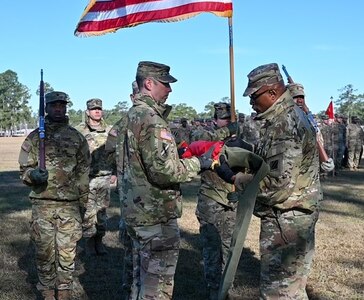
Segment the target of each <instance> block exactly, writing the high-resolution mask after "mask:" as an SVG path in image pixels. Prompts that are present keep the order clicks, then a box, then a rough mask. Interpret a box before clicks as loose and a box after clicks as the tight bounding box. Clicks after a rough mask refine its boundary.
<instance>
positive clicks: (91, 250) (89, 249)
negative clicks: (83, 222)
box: [85, 236, 97, 256]
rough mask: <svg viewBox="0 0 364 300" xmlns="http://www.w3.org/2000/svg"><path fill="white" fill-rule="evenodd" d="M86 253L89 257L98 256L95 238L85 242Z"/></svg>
mask: <svg viewBox="0 0 364 300" xmlns="http://www.w3.org/2000/svg"><path fill="white" fill-rule="evenodd" d="M85 252H86V255H87V256H92V255H96V254H97V253H96V248H95V237H94V236H93V237H90V238H87V239H86V241H85Z"/></svg>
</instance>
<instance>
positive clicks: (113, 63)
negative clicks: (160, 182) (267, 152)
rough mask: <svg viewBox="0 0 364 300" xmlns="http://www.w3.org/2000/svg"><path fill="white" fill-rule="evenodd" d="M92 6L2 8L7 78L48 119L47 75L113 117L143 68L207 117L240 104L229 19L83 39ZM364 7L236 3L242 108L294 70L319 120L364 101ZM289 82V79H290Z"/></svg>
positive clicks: (0, 63)
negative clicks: (350, 99) (255, 88)
mask: <svg viewBox="0 0 364 300" xmlns="http://www.w3.org/2000/svg"><path fill="white" fill-rule="evenodd" d="M87 4H88V1H87V0H62V1H49V0H37V1H13V0H2V9H1V10H0V28H1V31H0V42H1V46H0V73H2V72H5V71H6V70H12V71H14V72H16V73H17V75H18V80H19V82H20V83H22V84H24V85H25V86H27V87H28V88H29V89H30V93H31V95H32V97H31V99H30V101H29V102H30V105H31V107H32V109H33V111H34V112H36V111H37V110H38V105H39V104H38V101H39V97H38V96H37V95H36V91H37V89H38V87H39V81H40V70H41V69H43V73H44V81H46V82H48V83H50V84H51V86H52V87H53V88H54V89H55V90H59V91H64V92H66V93H68V94H69V95H70V98H71V100H72V102H73V104H74V105H73V108H74V109H76V110H78V109H85V106H86V101H87V100H88V99H90V98H95V97H97V98H101V99H102V100H103V106H104V109H112V108H114V106H115V105H116V104H117V103H118V102H119V101H129V94H130V93H131V82H132V81H133V80H134V79H135V73H136V69H137V65H138V62H139V61H144V60H147V61H155V62H160V63H164V64H167V65H169V66H170V67H171V71H170V73H171V74H172V75H173V76H174V77H176V78H177V79H178V81H177V82H176V83H173V84H172V85H171V87H172V93H171V94H170V95H169V98H168V100H167V103H168V104H178V103H186V104H187V105H188V106H192V107H193V108H195V109H196V111H197V112H203V111H204V107H205V105H206V104H208V103H209V102H211V101H213V102H219V101H221V99H223V98H224V97H229V98H230V80H231V79H230V57H229V31H228V19H227V18H222V17H217V16H215V15H213V14H211V13H203V14H200V15H197V16H196V17H193V18H191V19H187V20H184V21H180V22H174V23H146V24H142V25H139V26H136V27H133V28H124V29H120V30H118V31H117V32H116V33H112V34H106V35H103V36H95V37H88V38H80V37H76V36H74V35H73V32H74V30H75V28H76V26H77V23H78V21H79V19H80V17H81V15H82V13H83V11H84V8H85V7H86V6H87ZM363 11H364V2H363V1H358V0H346V1H339V0H331V1H329V0H320V1H317V0H306V1H287V0H281V1H268V0H267V1H243V0H233V19H232V20H233V61H234V64H233V70H234V72H233V78H232V80H233V86H234V91H233V93H234V95H235V106H236V109H237V110H238V111H239V112H243V113H247V114H250V113H251V112H252V110H251V107H250V105H249V98H248V97H243V96H242V95H243V92H244V90H245V88H246V86H247V82H248V79H247V74H248V73H249V72H250V71H251V70H252V69H254V68H255V67H257V66H259V65H262V64H267V63H273V62H275V63H277V64H278V65H279V66H280V67H281V65H282V64H283V65H285V66H286V68H287V70H288V72H289V73H290V75H291V77H292V78H293V80H294V81H295V82H299V83H302V84H303V85H304V87H305V93H306V103H307V105H308V107H309V108H310V109H311V111H312V112H314V113H316V112H320V111H323V110H326V108H327V106H328V104H329V102H330V97H333V99H334V101H335V100H336V99H337V98H338V96H339V94H340V92H339V91H338V90H339V89H341V88H343V87H345V86H346V85H348V84H352V85H353V87H354V89H356V90H357V92H356V93H364V59H363V56H364V18H363V15H362V14H363ZM282 74H283V72H282Z"/></svg>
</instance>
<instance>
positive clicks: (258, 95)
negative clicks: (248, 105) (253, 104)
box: [249, 89, 271, 101]
mask: <svg viewBox="0 0 364 300" xmlns="http://www.w3.org/2000/svg"><path fill="white" fill-rule="evenodd" d="M270 90H271V89H267V90H265V91H263V92H261V93H259V94H257V93H254V94H251V95H250V96H249V97H250V100H251V101H256V100H257V99H258V98H259V97H260V96H262V95H263V94H265V93H266V92H269V91H270Z"/></svg>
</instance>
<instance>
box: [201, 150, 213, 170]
mask: <svg viewBox="0 0 364 300" xmlns="http://www.w3.org/2000/svg"><path fill="white" fill-rule="evenodd" d="M214 149H215V145H214V146H212V147H211V148H210V149H209V150H208V151H207V152H205V153H204V154H202V155H201V156H199V157H197V158H198V160H199V161H200V168H201V171H205V170H209V169H211V166H212V163H213V162H214V160H213V159H212V153H213V152H214Z"/></svg>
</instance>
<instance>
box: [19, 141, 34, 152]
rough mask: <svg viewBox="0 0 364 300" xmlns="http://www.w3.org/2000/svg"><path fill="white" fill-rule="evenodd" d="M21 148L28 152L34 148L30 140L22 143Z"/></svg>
mask: <svg viewBox="0 0 364 300" xmlns="http://www.w3.org/2000/svg"><path fill="white" fill-rule="evenodd" d="M21 148H22V149H23V150H24V151H25V152H26V153H29V152H30V150H31V149H32V145H31V144H30V143H29V142H28V141H25V142H24V143H23V144H22V145H21Z"/></svg>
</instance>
